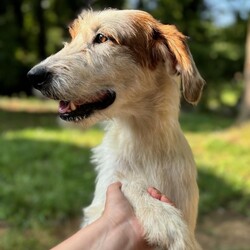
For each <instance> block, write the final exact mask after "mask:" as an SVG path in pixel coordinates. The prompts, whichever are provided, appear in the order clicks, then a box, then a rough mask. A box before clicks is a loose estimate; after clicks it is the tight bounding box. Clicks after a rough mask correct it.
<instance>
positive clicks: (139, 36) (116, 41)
mask: <svg viewBox="0 0 250 250" xmlns="http://www.w3.org/2000/svg"><path fill="white" fill-rule="evenodd" d="M69 32H70V35H71V37H72V40H71V42H70V43H65V46H64V48H63V49H62V50H60V51H59V52H58V53H56V54H55V55H52V56H50V57H48V58H47V59H46V60H44V61H42V62H41V63H40V64H38V65H37V66H35V67H34V68H33V69H31V70H30V72H29V73H28V77H29V78H30V80H31V82H32V83H33V85H34V87H35V88H37V89H39V90H40V91H41V92H42V93H43V94H44V95H45V96H47V97H49V98H53V99H56V100H60V104H59V113H60V117H61V118H62V119H64V120H68V121H76V122H78V121H84V122H86V121H87V120H92V122H96V121H97V120H100V119H103V118H106V117H111V116H114V115H116V114H117V115H118V113H119V112H122V109H124V108H125V107H127V106H126V104H127V103H129V102H130V103H131V102H132V103H133V102H134V104H135V103H136V99H137V97H138V96H139V95H141V94H142V95H143V92H145V93H146V92H147V93H149V92H150V91H151V90H150V88H151V87H152V86H150V84H151V85H152V83H155V82H156V81H157V79H159V74H160V75H167V76H169V77H170V78H171V77H172V76H173V77H176V76H178V75H179V77H180V78H181V81H182V87H183V91H184V92H183V93H184V97H185V98H186V100H187V101H188V102H190V103H196V102H197V101H198V100H199V97H200V94H201V90H202V87H203V84H204V81H203V79H202V78H201V77H200V75H199V72H198V71H197V68H196V66H195V64H194V62H193V59H192V56H191V54H190V52H189V49H188V47H187V45H186V41H185V40H186V38H185V36H184V35H182V34H181V33H180V32H178V31H177V29H176V28H175V27H174V26H171V25H163V24H160V23H159V22H158V21H156V20H155V19H154V18H153V17H152V16H150V15H149V14H148V13H145V12H142V11H134V10H123V11H121V10H106V11H102V12H92V11H86V12H83V13H82V14H81V15H80V16H79V17H78V19H77V20H75V21H74V23H73V24H72V26H71V27H70V29H69ZM163 71H164V72H163ZM166 84H167V83H166ZM177 87H178V86H177ZM138 93H140V94H138ZM177 105H178V104H177ZM88 118H92V119H88ZM92 122H91V123H92Z"/></svg>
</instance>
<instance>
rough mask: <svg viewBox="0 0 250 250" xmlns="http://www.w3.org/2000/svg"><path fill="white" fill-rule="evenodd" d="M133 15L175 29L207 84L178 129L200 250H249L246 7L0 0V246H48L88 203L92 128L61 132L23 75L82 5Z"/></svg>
mask: <svg viewBox="0 0 250 250" xmlns="http://www.w3.org/2000/svg"><path fill="white" fill-rule="evenodd" d="M89 7H92V8H93V9H95V10H96V9H98V10H99V9H103V8H107V7H113V8H119V9H124V8H134V9H142V10H145V11H148V12H149V13H151V14H152V15H153V16H154V17H155V18H156V19H159V20H160V21H161V22H163V23H169V24H175V25H176V26H177V27H178V29H179V30H180V31H182V32H183V33H184V34H185V35H187V36H189V37H190V39H189V46H190V49H191V52H192V54H193V57H194V60H195V62H196V64H197V67H198V69H199V70H200V72H201V74H202V76H203V77H204V79H205V80H206V82H207V86H206V88H205V90H204V93H203V97H202V99H201V101H200V103H199V105H198V106H197V107H192V106H190V105H187V104H186V103H185V102H183V104H182V112H181V117H180V120H181V125H182V128H183V130H184V132H185V135H186V137H187V139H188V141H189V142H190V145H191V147H192V149H193V152H194V155H195V160H196V162H197V166H198V184H199V187H200V208H199V220H198V227H197V236H198V239H199V241H200V242H201V244H202V246H203V248H204V249H213V250H216V249H218V250H224V249H225V250H243V249H244V250H245V249H246V250H247V249H248V250H249V249H250V153H249V151H250V121H249V119H250V1H248V0H220V1H216V0H107V1H104V0H103V1H102V0H85V1H84V0H60V1H59V0H12V1H9V0H1V2H0V249H3V250H10V249H11V250H13V249H18V250H24V249H25V250H27V249H33V250H40V249H48V248H50V247H51V246H53V245H54V244H56V243H58V242H59V241H61V240H62V239H64V238H65V237H67V236H69V235H70V234H72V233H73V232H75V231H76V230H77V229H78V227H79V224H80V218H81V216H82V212H81V208H82V207H83V206H86V205H87V204H88V203H89V202H90V201H91V198H92V194H93V189H94V179H95V173H94V171H93V167H92V166H91V164H90V162H89V158H90V154H91V152H90V148H91V147H94V146H96V145H97V144H98V143H100V142H101V140H102V136H103V132H102V130H101V129H100V128H99V127H93V128H91V129H89V130H85V131H83V130H81V129H79V128H77V127H74V128H70V129H69V128H66V127H64V126H60V124H59V123H58V120H57V118H56V116H57V115H56V114H57V104H56V103H55V102H53V101H50V100H46V99H41V97H40V98H39V97H37V96H34V92H33V90H32V88H31V86H30V84H29V83H28V82H27V79H26V73H27V71H28V70H29V69H30V68H31V67H32V66H33V65H35V64H36V63H37V62H39V61H40V60H42V59H44V58H46V57H47V56H48V55H50V54H52V53H55V52H56V51H57V50H59V49H60V48H62V42H63V41H68V40H69V34H68V28H67V27H68V25H69V24H70V23H71V21H72V20H73V19H74V18H75V17H76V16H77V14H79V13H80V11H81V10H82V9H84V8H89Z"/></svg>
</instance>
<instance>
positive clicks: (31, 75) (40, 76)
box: [27, 66, 51, 89]
mask: <svg viewBox="0 0 250 250" xmlns="http://www.w3.org/2000/svg"><path fill="white" fill-rule="evenodd" d="M50 76H51V72H49V71H48V70H47V69H46V68H45V67H41V66H38V67H34V68H32V69H31V70H30V71H29V72H28V74H27V77H28V79H29V81H30V82H31V83H32V85H33V86H34V88H36V89H41V88H42V87H43V85H45V84H46V83H47V81H48V80H49V78H50Z"/></svg>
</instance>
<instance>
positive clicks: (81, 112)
mask: <svg viewBox="0 0 250 250" xmlns="http://www.w3.org/2000/svg"><path fill="white" fill-rule="evenodd" d="M115 99H116V93H115V92H114V91H112V90H102V91H100V92H98V93H96V94H95V95H93V96H91V97H90V98H87V100H86V101H81V100H77V101H60V102H59V108H58V112H59V114H60V118H62V119H63V120H67V121H79V120H82V119H85V118H88V117H89V116H90V115H91V114H92V113H94V112H95V111H96V110H103V109H106V108H107V107H108V106H110V105H111V104H112V103H113V102H114V101H115Z"/></svg>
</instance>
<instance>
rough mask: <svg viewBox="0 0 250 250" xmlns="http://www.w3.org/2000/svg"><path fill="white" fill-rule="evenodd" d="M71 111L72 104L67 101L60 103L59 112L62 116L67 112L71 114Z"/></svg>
mask: <svg viewBox="0 0 250 250" xmlns="http://www.w3.org/2000/svg"><path fill="white" fill-rule="evenodd" d="M70 111H71V109H70V102H66V101H60V102H59V109H58V112H59V113H60V114H64V113H67V112H70Z"/></svg>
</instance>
